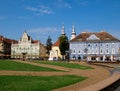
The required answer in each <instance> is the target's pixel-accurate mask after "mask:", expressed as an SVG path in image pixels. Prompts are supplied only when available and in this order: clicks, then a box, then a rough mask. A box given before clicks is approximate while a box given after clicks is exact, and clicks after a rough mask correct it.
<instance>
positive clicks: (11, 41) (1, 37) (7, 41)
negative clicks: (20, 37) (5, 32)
mask: <svg viewBox="0 0 120 91" xmlns="http://www.w3.org/2000/svg"><path fill="white" fill-rule="evenodd" d="M0 42H5V43H9V44H11V43H18V41H16V40H13V39H9V38H5V37H3V36H1V35H0Z"/></svg>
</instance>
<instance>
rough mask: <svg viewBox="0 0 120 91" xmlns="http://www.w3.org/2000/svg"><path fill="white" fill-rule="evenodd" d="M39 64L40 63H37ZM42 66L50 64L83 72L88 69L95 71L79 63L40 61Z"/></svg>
mask: <svg viewBox="0 0 120 91" xmlns="http://www.w3.org/2000/svg"><path fill="white" fill-rule="evenodd" d="M35 62H38V61H35ZM40 63H42V64H50V65H56V66H62V67H68V68H76V69H82V70H88V69H93V68H92V67H90V66H83V65H80V64H77V63H67V62H58V61H57V62H53V61H52V62H51V61H44V62H43V61H40Z"/></svg>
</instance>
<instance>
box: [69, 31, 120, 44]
mask: <svg viewBox="0 0 120 91" xmlns="http://www.w3.org/2000/svg"><path fill="white" fill-rule="evenodd" d="M92 35H94V37H96V38H95V39H92V38H90V37H91V36H92ZM77 41H78V42H88V41H96V42H98V41H120V40H119V39H117V38H115V37H114V36H112V35H111V34H109V33H107V32H105V31H102V32H82V33H81V34H79V35H78V36H76V37H75V38H74V39H72V40H70V42H77Z"/></svg>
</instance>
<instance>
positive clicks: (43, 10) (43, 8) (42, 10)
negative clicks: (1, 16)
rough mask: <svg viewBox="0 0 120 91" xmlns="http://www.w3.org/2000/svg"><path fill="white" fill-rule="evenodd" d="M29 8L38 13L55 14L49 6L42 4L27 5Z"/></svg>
mask: <svg viewBox="0 0 120 91" xmlns="http://www.w3.org/2000/svg"><path fill="white" fill-rule="evenodd" d="M26 9H27V10H30V11H33V12H34V13H35V14H36V15H44V14H53V13H54V12H53V11H52V10H51V9H50V8H49V7H47V6H44V5H40V6H39V7H30V6H29V7H26Z"/></svg>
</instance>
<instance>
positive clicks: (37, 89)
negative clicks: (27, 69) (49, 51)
mask: <svg viewBox="0 0 120 91" xmlns="http://www.w3.org/2000/svg"><path fill="white" fill-rule="evenodd" d="M85 79H87V78H86V77H80V76H74V75H64V76H48V77H47V76H0V91H51V90H53V89H56V88H60V87H64V86H67V85H71V84H74V83H77V82H80V81H83V80H85Z"/></svg>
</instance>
